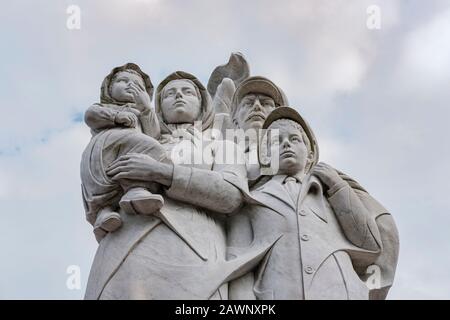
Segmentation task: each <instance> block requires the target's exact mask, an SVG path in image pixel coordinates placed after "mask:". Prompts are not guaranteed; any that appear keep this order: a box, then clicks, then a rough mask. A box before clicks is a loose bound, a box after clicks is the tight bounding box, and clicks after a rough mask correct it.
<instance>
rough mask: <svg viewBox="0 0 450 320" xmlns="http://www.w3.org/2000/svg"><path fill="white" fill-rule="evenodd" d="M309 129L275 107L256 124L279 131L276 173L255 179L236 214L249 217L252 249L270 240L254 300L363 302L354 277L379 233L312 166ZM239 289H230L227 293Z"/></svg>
mask: <svg viewBox="0 0 450 320" xmlns="http://www.w3.org/2000/svg"><path fill="white" fill-rule="evenodd" d="M309 128H310V127H309V126H308V125H307V123H306V122H305V121H304V120H303V118H302V117H301V116H300V115H299V114H298V113H297V112H296V111H295V110H294V109H292V108H289V107H279V108H276V109H275V110H274V111H272V112H271V113H270V115H269V116H268V117H267V119H266V121H265V122H264V125H263V129H270V130H272V129H277V130H278V132H279V135H278V142H279V152H278V153H277V154H274V155H273V156H277V157H279V170H278V173H277V174H276V175H274V176H272V177H267V178H266V179H263V180H262V181H260V183H259V184H258V185H259V186H256V188H255V189H254V191H253V192H252V196H253V198H254V199H255V200H256V201H255V203H254V204H251V205H248V206H246V207H244V208H243V209H242V211H241V213H240V214H243V215H248V217H249V218H250V221H251V227H252V230H253V239H252V241H251V242H252V243H258V242H262V241H267V240H269V239H270V240H271V241H273V242H274V245H273V247H272V249H271V250H270V251H269V252H268V253H267V255H266V256H265V258H264V259H263V261H262V262H261V264H260V265H259V266H258V267H257V269H256V270H255V273H254V283H253V284H252V287H253V288H252V289H253V290H252V291H253V294H254V297H256V298H257V299H368V298H369V289H368V287H367V286H366V285H365V283H364V282H363V281H362V280H361V279H360V276H359V274H364V273H365V271H366V268H367V267H368V266H369V265H370V264H372V263H373V262H374V261H375V259H376V257H377V256H378V254H379V253H380V250H381V240H380V235H379V230H378V228H377V225H376V223H375V221H374V219H373V218H371V216H370V214H369V212H368V211H367V209H366V208H365V207H364V205H363V204H362V203H361V201H360V199H359V198H358V196H357V195H356V194H355V192H354V191H353V189H352V188H351V187H350V186H349V184H348V183H347V182H346V181H345V180H343V179H342V178H341V177H340V176H339V174H338V173H337V172H336V171H335V170H334V169H333V168H331V167H330V166H328V165H326V164H324V163H319V164H317V165H316V162H317V159H318V149H317V144H316V143H315V142H316V141H315V138H314V135H313V133H312V131H311V130H310V129H309ZM272 150H273V149H272ZM235 245H236V243H235ZM240 245H241V246H245V245H248V243H241V244H240ZM247 280H248V279H247ZM247 280H246V281H247ZM237 281H239V280H237ZM247 283H248V282H247ZM244 287H245V285H244V286H242V285H235V284H233V285H232V286H231V287H230V290H234V289H233V288H236V290H242V288H244ZM247 288H248V286H247ZM250 291H251V290H250ZM230 294H231V295H232V296H233V295H234V293H233V292H230ZM239 294H240V295H241V296H243V295H242V292H239ZM246 297H247V298H248V297H250V295H248V293H247V296H246Z"/></svg>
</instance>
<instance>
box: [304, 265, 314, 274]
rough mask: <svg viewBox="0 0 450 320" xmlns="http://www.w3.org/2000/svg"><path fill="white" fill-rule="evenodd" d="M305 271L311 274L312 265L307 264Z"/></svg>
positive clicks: (312, 270)
mask: <svg viewBox="0 0 450 320" xmlns="http://www.w3.org/2000/svg"><path fill="white" fill-rule="evenodd" d="M305 272H306V273H307V274H311V273H313V272H314V269H313V268H312V267H310V266H307V267H306V268H305Z"/></svg>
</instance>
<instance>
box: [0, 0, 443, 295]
mask: <svg viewBox="0 0 450 320" xmlns="http://www.w3.org/2000/svg"><path fill="white" fill-rule="evenodd" d="M71 4H75V5H78V6H79V8H80V9H81V29H79V30H69V29H68V28H67V27H66V20H67V18H68V14H67V13H66V9H67V7H68V6H69V5H71ZM370 5H378V6H379V8H380V9H381V28H380V29H369V28H367V25H366V22H367V19H368V14H367V12H366V10H367V7H368V6H370ZM0 39H1V41H0V48H1V52H2V59H1V62H0V75H1V77H0V87H1V90H0V97H1V114H2V118H3V119H2V124H1V126H0V203H1V217H2V222H1V224H0V225H1V229H2V230H1V232H0V254H1V255H2V256H1V258H0V261H1V263H0V298H2V299H16V298H25V299H33V298H34V299H55V298H61V299H81V298H82V297H83V295H84V290H85V287H86V282H87V277H88V274H89V269H90V266H91V263H92V260H93V257H94V254H95V250H96V247H97V243H96V241H95V239H94V236H93V234H92V231H91V226H90V225H89V224H88V223H87V222H86V221H85V219H84V210H83V207H82V200H81V192H80V178H79V164H80V158H81V153H82V151H83V149H84V147H85V146H86V144H87V143H88V142H89V139H90V133H89V129H88V128H87V126H86V125H85V124H84V123H83V122H81V119H82V115H83V112H84V111H85V110H86V108H88V107H89V106H90V105H91V104H92V103H94V102H98V100H99V92H100V85H101V82H102V80H103V78H104V76H105V75H106V74H108V73H109V71H110V70H111V69H112V68H113V67H115V66H118V65H122V64H123V63H125V62H135V63H137V64H139V65H140V66H141V67H142V69H143V70H144V71H145V72H147V73H148V74H149V75H150V76H151V78H152V81H153V83H154V84H155V85H156V84H158V83H159V81H161V80H162V79H163V78H164V77H165V76H166V75H168V74H169V73H171V72H172V71H175V70H185V71H188V72H190V73H193V74H195V75H197V76H198V77H199V78H200V79H201V80H202V81H203V83H204V84H206V83H207V81H208V77H209V75H210V73H211V71H212V70H213V69H214V67H215V66H217V65H219V64H222V63H225V62H226V61H227V59H228V56H229V54H230V53H231V52H232V51H240V52H242V53H244V54H245V56H246V57H247V59H248V61H249V63H250V68H251V73H252V75H263V76H266V77H268V78H270V79H272V80H273V81H274V82H275V83H277V84H278V85H279V86H280V87H281V88H283V90H284V91H285V92H286V94H287V96H288V98H289V101H290V103H291V105H292V106H293V107H295V108H296V109H297V110H298V111H299V112H301V113H302V114H303V115H304V117H305V118H306V119H307V120H308V121H309V122H310V124H311V126H312V128H313V130H314V131H315V133H316V136H317V138H318V141H319V146H320V151H321V160H322V161H324V162H327V163H329V164H331V165H333V166H334V167H336V168H339V169H340V170H342V171H344V172H346V173H348V174H349V175H351V176H352V177H354V178H355V179H357V180H358V181H359V182H360V183H361V184H362V185H363V186H364V187H366V188H367V189H368V190H369V191H370V193H371V194H372V195H373V196H374V197H375V198H377V199H378V200H379V201H380V202H381V203H383V204H384V205H385V206H386V207H387V208H388V209H389V210H390V212H391V213H392V214H393V216H394V218H395V220H396V222H397V226H398V229H399V233H400V242H401V248H400V259H399V264H398V269H397V275H396V278H395V283H394V286H393V288H392V289H391V291H390V294H389V297H388V298H390V299H433V298H436V299H445V298H446V299H449V298H450V204H449V200H448V199H449V195H448V193H449V190H450V188H449V186H450V183H449V181H450V148H449V146H450V144H449V142H448V140H449V138H450V134H449V133H448V128H449V127H450V126H449V124H448V121H449V120H450V103H449V101H450V4H449V2H448V1H445V0H444V1H422V0H416V1H414V0H409V1H393V0H386V1H376V0H372V1H364V0H354V1H350V0H342V1H340V0H333V1H318V0H311V1H299V0H286V1H281V0H279V1H273V0H258V1H239V0H236V1H215V0H214V1H213V0H208V1H206V0H205V1H197V0H189V1H185V0H178V1H174V0H134V1H131V0H130V1H120V0H107V1H106V0H105V1H92V0H85V1H81V0H72V1H45V2H44V1H31V0H29V1H21V0H18V1H8V2H5V3H3V4H2V10H1V12H0ZM70 265H77V266H79V267H80V270H81V285H82V286H81V289H80V290H69V289H68V288H67V286H66V279H67V277H68V274H67V273H66V269H67V267H68V266H70Z"/></svg>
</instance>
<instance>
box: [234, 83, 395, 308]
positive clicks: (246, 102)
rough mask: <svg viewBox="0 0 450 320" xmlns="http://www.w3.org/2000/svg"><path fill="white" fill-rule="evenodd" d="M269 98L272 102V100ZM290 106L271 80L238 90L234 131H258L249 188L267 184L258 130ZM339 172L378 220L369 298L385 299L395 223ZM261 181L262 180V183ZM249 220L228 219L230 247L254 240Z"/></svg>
mask: <svg viewBox="0 0 450 320" xmlns="http://www.w3.org/2000/svg"><path fill="white" fill-rule="evenodd" d="M258 96H262V97H265V99H266V101H267V102H268V103H266V105H263V104H261V103H260V101H259V99H255V98H254V97H258ZM247 98H249V99H247ZM270 98H271V99H272V101H270ZM287 104H288V100H287V97H286V95H285V94H284V92H283V91H282V90H281V89H280V88H278V87H277V86H276V85H275V84H274V83H273V82H272V81H270V80H269V79H266V78H264V77H249V78H247V79H246V80H245V81H243V82H242V83H241V84H240V85H239V86H238V87H237V89H236V91H235V94H234V96H233V98H232V104H231V108H230V117H231V119H232V122H233V124H234V126H235V128H240V129H244V130H245V131H248V130H251V129H254V130H255V132H256V133H255V134H253V135H249V138H250V139H248V140H247V141H248V144H247V145H246V149H245V151H246V155H247V156H246V162H247V175H248V180H249V186H250V187H251V188H254V187H255V185H256V184H258V183H259V184H260V183H261V182H264V179H265V177H263V176H262V175H261V164H260V163H259V162H258V161H259V157H258V152H259V151H258V150H259V149H258V148H259V140H260V139H259V132H260V130H259V129H261V128H262V125H263V123H264V121H265V120H266V118H267V116H268V114H269V113H270V112H272V111H273V110H275V108H278V107H279V106H286V105H287ZM253 115H255V116H253ZM303 126H304V127H306V131H308V132H311V134H312V130H311V128H310V127H309V125H308V124H307V122H304V124H303ZM255 137H256V138H255ZM311 140H312V141H311V143H312V144H315V143H317V141H316V139H315V138H314V139H311ZM317 150H318V149H317ZM314 156H315V157H316V159H314V161H318V156H319V154H318V152H316V153H315V154H314ZM255 158H256V159H258V161H256V162H255V160H254V159H255ZM252 159H253V161H252ZM336 172H337V173H338V174H339V176H340V177H341V178H342V179H343V180H344V181H346V182H347V183H348V185H349V186H350V187H351V188H352V189H353V191H354V193H355V194H356V195H357V196H358V198H359V200H360V201H361V202H362V203H363V205H364V207H365V208H366V209H367V210H368V211H369V213H370V214H371V216H372V218H373V219H374V220H375V221H376V224H377V226H378V228H379V230H380V237H381V242H382V247H383V250H382V251H381V252H380V253H379V254H378V256H377V260H376V261H375V262H374V265H376V266H377V267H378V268H379V269H380V273H381V276H380V282H381V283H380V287H379V288H372V289H371V290H370V293H369V296H370V299H385V298H386V296H387V294H388V291H389V288H390V287H391V286H392V283H393V280H394V275H395V269H396V266H397V260H398V250H399V238H398V231H397V228H396V226H395V222H394V220H393V218H392V216H391V215H390V213H389V212H388V211H387V210H386V209H385V208H384V207H383V206H382V205H381V204H380V203H379V202H378V201H377V200H375V199H374V198H373V197H372V196H371V195H370V194H369V193H368V192H367V191H366V190H365V189H364V188H363V187H362V186H361V185H360V184H359V183H358V182H356V181H355V180H353V179H352V178H350V177H349V176H348V175H346V174H344V173H343V172H341V171H339V170H336ZM261 179H263V180H262V181H261ZM248 219H249V217H248V215H235V216H233V217H232V218H231V219H229V221H228V224H229V227H228V229H229V235H228V243H229V245H230V246H235V245H237V244H238V243H242V242H244V243H245V242H248V241H251V237H250V235H251V232H252V231H251V227H250V222H249V220H248ZM357 268H358V274H359V275H360V277H361V279H364V278H365V277H367V275H366V270H367V266H366V267H357ZM245 278H246V279H247V280H244V279H240V281H237V282H233V283H231V284H230V286H231V287H234V286H235V287H240V286H242V285H243V284H244V283H245V282H246V283H247V284H246V285H247V286H249V285H250V284H251V283H252V281H253V275H251V274H249V275H246V276H245ZM248 292H249V291H248V290H239V289H236V290H231V289H230V295H231V297H230V298H232V299H234V298H236V299H251V298H253V296H252V295H248V294H246V293H248ZM234 295H235V296H234Z"/></svg>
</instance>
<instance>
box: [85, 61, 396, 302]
mask: <svg viewBox="0 0 450 320" xmlns="http://www.w3.org/2000/svg"><path fill="white" fill-rule="evenodd" d="M249 70H250V69H249V66H248V63H247V61H246V60H245V58H244V57H243V55H242V54H239V53H234V54H232V55H231V57H230V60H229V61H228V63H227V64H225V65H222V66H219V67H217V68H216V69H214V71H213V72H212V74H211V77H210V79H209V81H208V86H207V87H208V89H206V88H205V87H204V86H203V85H202V83H201V82H200V81H199V80H198V79H197V78H196V77H195V76H193V75H192V74H189V73H187V72H182V71H177V72H174V73H172V74H170V75H169V76H167V77H166V78H165V79H164V80H163V81H162V82H161V83H160V84H159V86H158V87H157V89H156V92H155V99H154V100H155V103H154V104H155V105H154V108H153V107H152V106H151V101H152V95H153V85H152V84H151V81H150V78H149V77H148V75H147V74H145V73H144V72H142V70H141V69H140V68H139V67H138V66H137V65H135V64H131V63H129V64H126V65H124V66H121V67H117V68H115V69H113V71H112V72H111V73H110V74H109V75H108V76H107V77H106V78H105V80H104V82H103V85H102V89H101V100H100V104H94V105H93V106H91V107H90V108H89V109H88V110H87V112H86V115H85V120H86V123H87V124H88V126H89V127H90V128H91V131H92V134H93V137H92V139H91V142H90V143H89V145H88V147H87V148H86V150H85V152H84V153H83V158H82V163H81V178H82V191H83V200H84V204H85V209H86V217H87V220H88V221H89V222H90V223H91V224H92V225H93V226H94V234H95V236H96V239H97V240H98V241H99V247H98V249H97V252H96V255H95V258H94V262H93V265H92V268H91V272H90V275H89V280H88V285H87V289H86V295H85V298H86V299H324V298H325V299H326V298H329V299H368V298H370V299H384V298H385V297H386V295H387V292H388V290H389V288H390V286H391V285H392V281H393V278H394V274H395V268H396V263H397V257H398V234H397V230H396V228H395V224H394V221H393V219H392V216H391V215H390V214H389V213H388V212H387V210H386V209H384V208H383V206H381V205H380V204H379V203H378V202H377V201H376V200H375V199H373V198H372V197H371V196H370V195H369V193H368V192H367V191H366V190H364V189H363V188H362V187H361V186H360V185H359V184H358V183H357V182H356V181H354V180H353V179H351V178H350V177H348V176H347V175H345V174H344V173H342V172H340V171H338V170H335V169H333V168H332V167H331V166H329V165H326V164H323V163H318V145H317V141H316V138H315V137H314V134H313V131H312V130H311V128H310V127H309V125H308V124H307V122H306V121H305V120H304V119H303V118H302V117H301V116H300V115H299V114H298V113H297V112H296V111H295V110H294V109H292V108H289V107H287V105H288V101H287V98H286V95H285V94H284V92H283V91H282V90H281V89H280V88H279V87H278V86H277V85H275V84H274V83H273V82H272V81H270V80H269V79H267V78H265V77H259V76H250V71H249ZM230 129H231V130H232V132H233V133H235V132H237V133H236V134H235V135H234V136H232V137H231V139H228V137H227V136H225V132H226V131H227V130H230ZM267 129H269V130H268V131H267ZM277 130H278V133H279V135H278V136H277V138H279V139H278V140H277V141H279V152H278V151H277V152H276V153H272V160H273V159H276V160H277V162H278V168H277V171H276V172H272V173H268V172H270V170H269V171H268V170H266V169H267V165H268V163H267V159H266V158H267V157H266V158H264V157H263V154H264V150H267V144H268V142H267V141H268V140H267V139H264V138H265V137H267V136H268V133H269V132H275V131H277ZM242 132H243V133H244V136H242V135H241V133H242ZM235 137H238V138H239V139H241V138H242V139H241V140H242V141H239V139H237V140H238V141H235ZM241 142H243V143H241ZM272 142H273V141H272ZM275 145H276V144H275ZM277 150H278V149H277ZM230 153H231V154H232V157H228V155H229V154H230ZM274 155H275V158H274ZM269 162H270V161H269ZM269 164H270V163H269ZM270 169H272V167H270ZM293 257H296V258H295V259H293ZM373 264H375V265H377V266H378V267H379V268H380V270H381V285H380V287H378V288H376V289H373V288H368V287H367V286H366V285H365V283H364V281H365V277H367V274H366V270H367V267H368V266H370V265H373Z"/></svg>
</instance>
